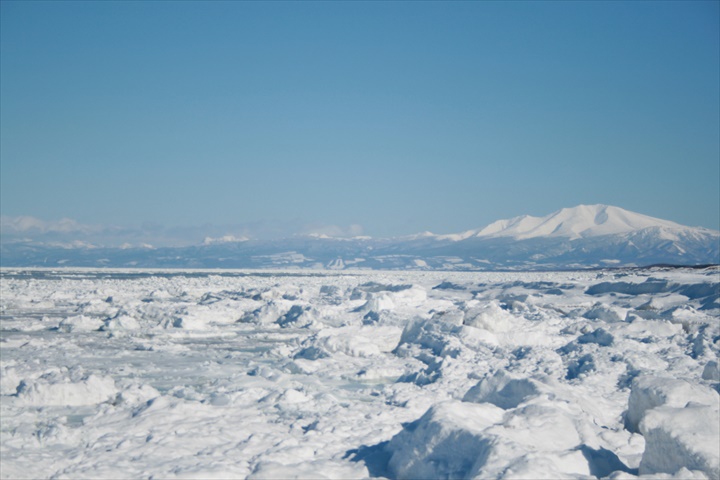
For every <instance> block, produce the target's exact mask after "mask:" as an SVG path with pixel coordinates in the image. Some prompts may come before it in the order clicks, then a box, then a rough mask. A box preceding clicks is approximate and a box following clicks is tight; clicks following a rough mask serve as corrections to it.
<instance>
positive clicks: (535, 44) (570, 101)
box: [0, 1, 720, 238]
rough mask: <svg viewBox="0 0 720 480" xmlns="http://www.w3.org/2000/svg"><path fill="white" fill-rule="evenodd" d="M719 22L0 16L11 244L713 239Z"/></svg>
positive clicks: (718, 222)
mask: <svg viewBox="0 0 720 480" xmlns="http://www.w3.org/2000/svg"><path fill="white" fill-rule="evenodd" d="M719 5H720V3H718V2H703V1H696V2H692V1H690V2H662V3H659V2H653V3H650V2H581V3H568V2H509V3H499V2H475V3H472V2H442V3H439V2H438V3H434V2H423V3H404V2H386V3H375V2H372V3H344V2H343V3H322V2H301V3H292V2H271V3H251V2H238V3H234V2H155V3H151V2H102V3H100V2H97V3H93V2H59V3H58V2H15V1H3V2H2V3H1V4H0V22H1V28H0V67H1V68H0V105H2V108H0V187H1V188H0V213H1V214H2V216H3V219H4V220H3V225H5V229H6V228H9V227H7V225H9V224H10V222H12V221H15V220H17V219H18V218H20V217H26V218H28V219H31V220H28V221H29V222H30V223H32V221H37V222H39V223H38V225H40V226H42V225H45V226H46V228H47V226H48V225H55V226H58V225H61V226H62V225H64V227H62V228H67V229H73V228H75V229H76V230H78V231H83V230H88V229H90V230H92V229H93V228H96V229H104V230H103V231H104V232H105V233H106V234H108V235H111V234H112V232H116V233H117V235H121V233H122V232H125V234H127V232H128V231H133V232H138V231H145V232H155V233H156V234H157V236H160V237H162V236H167V237H172V236H173V235H174V236H176V237H183V236H185V237H188V238H189V237H193V238H196V237H198V236H200V235H211V236H217V235H227V234H233V235H242V234H244V233H248V234H253V233H255V234H256V235H259V236H267V237H272V236H281V235H287V234H292V233H327V234H330V235H339V236H350V235H361V234H362V235H371V236H374V237H385V236H398V235H408V234H414V233H418V232H421V231H425V230H430V231H433V232H434V233H439V234H448V233H456V232H462V231H465V230H468V229H473V228H480V227H483V226H486V225H488V224H490V223H491V222H494V221H496V220H500V219H507V218H512V217H516V216H519V215H526V214H527V215H533V216H538V217H542V216H545V215H548V214H550V213H552V212H554V211H557V210H559V209H561V208H564V207H574V206H576V205H580V204H608V205H615V206H618V207H621V208H624V209H627V210H630V211H633V212H638V213H642V214H644V215H649V216H653V217H658V218H661V219H664V220H670V221H673V222H677V223H680V224H683V225H688V226H702V227H706V228H711V229H714V230H720V86H719V85H720V45H719V43H720V42H718V38H719V36H720V20H719V18H720V7H719ZM32 219H35V220H32ZM62 219H70V220H65V221H64V223H63V220H62ZM58 228H61V227H58ZM203 229H204V231H203ZM3 233H7V232H3ZM118 238H120V237H118Z"/></svg>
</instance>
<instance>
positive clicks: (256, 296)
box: [0, 268, 720, 479]
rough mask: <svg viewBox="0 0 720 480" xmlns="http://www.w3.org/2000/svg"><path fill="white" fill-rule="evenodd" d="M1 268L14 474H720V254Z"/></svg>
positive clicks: (4, 404)
mask: <svg viewBox="0 0 720 480" xmlns="http://www.w3.org/2000/svg"><path fill="white" fill-rule="evenodd" d="M0 281H1V283H0V459H2V468H0V477H1V478H3V479H16V478H28V479H39V478H58V479H62V478H67V479H77V478H108V479H110V478H112V479H116V478H155V479H158V478H203V479H212V478H217V479H219V478H223V479H224V478H257V479H260V478H266V479H278V478H313V479H315V478H332V479H335V478H375V477H383V478H388V479H405V478H407V479H424V478H427V479H437V478H453V479H455V478H532V479H539V478H551V479H558V478H605V477H609V478H614V479H620V478H623V479H624V478H627V479H631V478H637V477H646V478H675V479H680V478H683V479H684V478H719V477H720V414H719V409H720V394H718V392H719V391H720V370H719V369H718V354H719V352H720V269H718V268H706V269H661V268H656V269H647V270H637V269H633V270H630V269H628V270H605V271H578V272H532V273H523V272H513V273H474V272H383V271H347V270H344V271H338V272H330V271H328V272H317V271H313V272H307V273H306V272H297V271H295V272H293V271H285V272H281V271H261V272H258V271H228V270H216V271H179V270H164V271H163V270H157V271H148V270H131V269H124V270H93V269H74V270H70V269H33V270H28V269H16V268H13V269H2V270H1V271H0Z"/></svg>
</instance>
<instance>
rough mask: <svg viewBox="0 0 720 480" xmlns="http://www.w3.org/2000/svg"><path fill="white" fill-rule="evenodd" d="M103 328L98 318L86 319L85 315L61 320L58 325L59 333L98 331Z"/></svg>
mask: <svg viewBox="0 0 720 480" xmlns="http://www.w3.org/2000/svg"><path fill="white" fill-rule="evenodd" d="M102 326H103V322H102V320H100V319H99V318H93V317H86V316H85V315H77V316H74V317H68V318H65V319H63V320H62V321H61V322H60V324H59V325H58V330H60V331H61V332H67V333H70V332H91V331H95V330H99V329H100V327H102Z"/></svg>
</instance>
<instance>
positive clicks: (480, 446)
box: [387, 402, 504, 479]
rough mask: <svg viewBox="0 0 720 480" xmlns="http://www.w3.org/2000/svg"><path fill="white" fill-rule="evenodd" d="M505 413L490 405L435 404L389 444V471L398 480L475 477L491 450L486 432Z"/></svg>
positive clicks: (490, 440) (489, 438)
mask: <svg viewBox="0 0 720 480" xmlns="http://www.w3.org/2000/svg"><path fill="white" fill-rule="evenodd" d="M503 414H504V410H502V409H500V408H498V407H496V406H494V405H491V404H488V403H483V404H473V403H460V402H446V403H439V404H436V405H434V406H433V407H431V408H430V409H429V410H428V411H427V412H426V413H425V415H423V416H422V417H421V418H420V419H418V420H416V421H415V422H413V423H411V424H408V425H406V426H405V428H404V430H403V431H401V432H400V433H399V434H397V435H396V436H395V437H393V439H392V440H391V441H390V443H389V444H388V446H387V449H388V451H390V452H391V457H390V461H389V463H388V469H389V470H390V472H391V473H392V474H393V475H394V476H395V477H398V478H413V479H437V478H472V477H473V476H475V475H476V474H477V473H478V472H479V470H480V469H481V468H482V466H483V465H484V463H485V461H486V459H487V458H488V456H489V454H490V450H491V449H492V443H493V438H492V437H488V436H485V435H483V430H484V429H486V428H487V427H488V426H491V425H493V424H495V423H498V422H500V421H502V418H503Z"/></svg>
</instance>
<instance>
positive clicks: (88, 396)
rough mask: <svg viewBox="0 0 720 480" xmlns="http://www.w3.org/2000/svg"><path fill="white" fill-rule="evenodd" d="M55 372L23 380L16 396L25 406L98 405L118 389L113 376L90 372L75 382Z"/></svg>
mask: <svg viewBox="0 0 720 480" xmlns="http://www.w3.org/2000/svg"><path fill="white" fill-rule="evenodd" d="M58 377H59V376H58V375H56V374H51V375H43V376H42V377H40V378H38V379H37V380H35V381H25V380H23V381H21V382H20V385H18V387H17V398H18V400H19V401H20V402H21V403H23V404H25V405H38V406H39V405H68V406H80V405H95V404H97V403H102V402H105V401H108V400H110V399H111V398H113V397H115V395H116V394H117V388H115V381H114V380H113V379H112V378H110V377H103V376H98V375H89V376H87V377H86V378H84V379H82V380H80V381H77V382H72V381H69V380H68V379H67V378H58Z"/></svg>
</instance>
